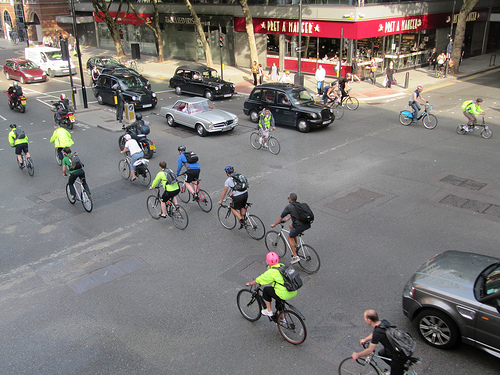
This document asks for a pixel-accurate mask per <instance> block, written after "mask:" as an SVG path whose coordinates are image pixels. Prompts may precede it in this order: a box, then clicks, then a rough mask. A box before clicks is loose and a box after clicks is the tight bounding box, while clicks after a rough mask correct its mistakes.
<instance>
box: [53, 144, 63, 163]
mask: <svg viewBox="0 0 500 375" xmlns="http://www.w3.org/2000/svg"><path fill="white" fill-rule="evenodd" d="M54 150H55V151H56V155H55V157H56V162H57V164H59V165H62V159H60V158H59V152H57V148H56V149H54Z"/></svg>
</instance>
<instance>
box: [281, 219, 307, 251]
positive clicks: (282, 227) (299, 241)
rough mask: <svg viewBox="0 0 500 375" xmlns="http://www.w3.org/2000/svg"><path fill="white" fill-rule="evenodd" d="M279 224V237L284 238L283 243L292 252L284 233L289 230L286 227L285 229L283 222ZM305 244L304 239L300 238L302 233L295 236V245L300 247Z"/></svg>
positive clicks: (288, 232)
mask: <svg viewBox="0 0 500 375" xmlns="http://www.w3.org/2000/svg"><path fill="white" fill-rule="evenodd" d="M280 225H281V230H280V237H282V238H283V239H284V240H285V245H286V247H287V249H288V250H289V251H290V252H291V253H292V254H293V252H292V248H291V247H290V244H289V243H288V236H287V235H285V233H287V234H290V231H289V230H288V229H285V223H280ZM303 245H305V243H304V240H302V233H301V234H299V235H298V236H297V247H301V246H303Z"/></svg>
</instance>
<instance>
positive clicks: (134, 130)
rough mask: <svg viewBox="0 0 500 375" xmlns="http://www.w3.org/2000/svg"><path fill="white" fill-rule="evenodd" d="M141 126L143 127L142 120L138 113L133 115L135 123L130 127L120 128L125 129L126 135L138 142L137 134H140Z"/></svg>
mask: <svg viewBox="0 0 500 375" xmlns="http://www.w3.org/2000/svg"><path fill="white" fill-rule="evenodd" d="M143 126H144V120H143V119H142V115H141V114H140V113H137V114H136V115H135V121H134V122H133V123H131V124H130V125H127V126H125V125H124V126H123V127H122V128H123V129H125V130H126V131H127V133H129V134H130V135H131V136H132V138H133V139H135V140H136V141H137V140H139V137H138V136H137V134H141V133H142V130H141V129H142V127H143Z"/></svg>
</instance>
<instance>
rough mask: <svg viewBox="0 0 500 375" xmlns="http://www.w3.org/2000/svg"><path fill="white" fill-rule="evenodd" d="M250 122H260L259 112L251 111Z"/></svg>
mask: <svg viewBox="0 0 500 375" xmlns="http://www.w3.org/2000/svg"><path fill="white" fill-rule="evenodd" d="M250 121H252V122H255V123H258V122H259V112H257V111H255V110H253V109H252V110H251V111H250Z"/></svg>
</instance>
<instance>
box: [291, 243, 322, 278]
mask: <svg viewBox="0 0 500 375" xmlns="http://www.w3.org/2000/svg"><path fill="white" fill-rule="evenodd" d="M297 256H298V257H299V258H300V261H299V266H300V267H301V268H302V269H303V270H304V271H305V272H306V273H315V272H318V270H319V267H320V266H321V262H320V260H319V256H318V253H317V252H316V250H314V249H313V248H312V247H311V246H309V245H305V244H304V245H302V246H300V247H299V248H298V249H297Z"/></svg>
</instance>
